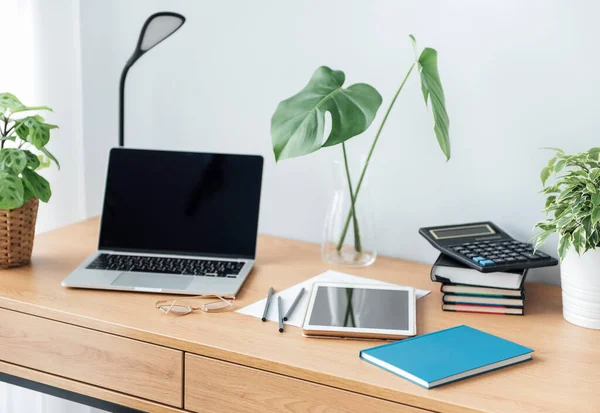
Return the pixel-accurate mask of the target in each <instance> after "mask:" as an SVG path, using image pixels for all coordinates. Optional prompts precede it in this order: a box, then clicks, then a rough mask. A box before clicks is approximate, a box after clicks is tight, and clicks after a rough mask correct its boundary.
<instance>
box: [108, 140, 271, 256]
mask: <svg viewBox="0 0 600 413" xmlns="http://www.w3.org/2000/svg"><path fill="white" fill-rule="evenodd" d="M262 168H263V158H262V157H261V156H250V155H224V154H206V153H189V152H171V151H154V150H137V149H120V148H119V149H113V150H111V153H110V160H109V165H108V175H107V182H106V194H105V197H104V209H103V211H102V224H101V228H100V249H108V250H118V251H139V252H163V253H183V254H192V255H209V256H217V257H239V258H254V255H255V250H256V233H257V230H258V212H259V204H260V189H261V181H262Z"/></svg>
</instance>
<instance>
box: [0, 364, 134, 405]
mask: <svg viewBox="0 0 600 413" xmlns="http://www.w3.org/2000/svg"><path fill="white" fill-rule="evenodd" d="M0 381H2V382H5V383H8V384H12V385H15V386H19V387H24V388H26V389H30V390H33V391H37V392H40V393H44V394H49V395H51V396H55V397H58V398H61V399H65V400H69V401H72V402H75V403H79V404H83V405H86V406H90V407H95V408H97V409H101V410H106V411H107V412H111V413H143V412H141V411H140V410H135V409H131V408H129V407H125V406H121V405H118V404H114V403H110V402H107V401H104V400H100V399H96V398H94V397H90V396H84V395H83V394H79V393H74V392H72V391H68V390H63V389H59V388H58V387H53V386H49V385H47V384H42V383H38V382H35V381H31V380H27V379H23V378H21V377H17V376H11V375H10V374H5V373H0Z"/></svg>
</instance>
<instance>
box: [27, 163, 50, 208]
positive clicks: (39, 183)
mask: <svg viewBox="0 0 600 413" xmlns="http://www.w3.org/2000/svg"><path fill="white" fill-rule="evenodd" d="M23 182H24V183H25V186H26V187H27V189H28V190H29V191H30V192H31V193H32V194H33V195H35V196H36V197H38V198H39V199H40V201H42V202H48V200H49V199H50V196H51V195H52V191H50V184H49V183H48V181H46V179H44V178H43V177H42V176H41V175H39V174H38V173H36V172H34V171H32V170H31V169H25V170H23Z"/></svg>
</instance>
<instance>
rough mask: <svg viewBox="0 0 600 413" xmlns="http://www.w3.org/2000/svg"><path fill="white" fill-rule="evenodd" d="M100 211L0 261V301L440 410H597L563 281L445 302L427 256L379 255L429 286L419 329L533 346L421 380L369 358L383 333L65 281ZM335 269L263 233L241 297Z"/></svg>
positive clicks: (596, 378) (582, 336)
mask: <svg viewBox="0 0 600 413" xmlns="http://www.w3.org/2000/svg"><path fill="white" fill-rule="evenodd" d="M97 231H98V220H97V219H91V220H88V221H84V222H82V223H78V224H74V225H71V226H68V227H65V228H61V229H59V230H56V231H52V232H49V233H46V234H41V235H39V236H38V237H37V238H36V241H35V247H34V253H33V262H32V265H30V266H27V267H24V268H20V269H14V270H7V271H0V307H2V308H6V309H10V310H14V311H19V312H23V313H27V314H32V315H36V316H39V317H44V318H48V319H52V320H57V321H61V322H64V323H69V324H74V325H77V326H82V327H87V328H90V329H95V330H99V331H102V332H106V333H111V334H114V335H118V336H123V337H128V338H132V339H136V340H140V341H144V342H148V343H154V344H158V345H162V346H166V347H170V348H173V349H179V350H183V351H187V352H191V353H195V354H198V355H204V356H208V357H211V358H215V359H219V360H225V361H229V362H233V363H237V364H241V365H245V366H249V367H254V368H258V369H262V370H265V371H270V372H274V373H279V374H282V375H286V376H291V377H296V378H300V379H304V380H307V381H311V382H315V383H320V384H325V385H328V386H331V387H336V388H340V389H345V390H349V391H352V392H356V393H361V394H365V395H371V396H374V397H377V398H381V399H386V400H390V401H395V402H399V403H402V404H407V405H411V406H415V407H421V408H424V409H428V410H432V411H437V412H465V411H481V412H514V413H518V412H524V413H525V412H527V413H529V412H597V411H599V409H600V331H592V330H587V329H583V328H579V327H576V326H573V325H571V324H569V323H567V322H566V321H564V320H563V318H562V314H561V296H560V289H559V288H558V287H552V286H545V285H538V284H528V285H527V307H526V315H525V316H524V317H517V316H515V317H512V316H511V317H509V316H497V315H482V314H471V315H470V314H460V313H450V312H443V311H442V310H441V304H440V303H441V296H440V293H439V285H438V284H434V283H432V282H431V281H430V280H429V276H428V271H429V266H427V265H424V264H417V263H413V262H407V261H401V260H396V259H390V258H385V257H379V258H378V259H377V262H376V263H375V264H374V265H373V266H372V267H370V268H367V269H355V270H346V272H349V273H352V274H355V275H360V276H364V277H370V278H375V279H379V280H383V281H388V282H393V283H397V284H400V285H409V286H413V287H418V288H423V289H428V290H431V291H432V292H431V294H429V295H428V296H426V297H425V298H422V299H420V300H419V301H418V305H417V320H418V321H417V322H418V333H419V334H423V333H428V332H431V331H436V330H440V329H444V328H448V327H452V326H455V325H460V324H468V325H470V326H472V327H475V328H479V329H482V330H484V331H487V332H489V333H492V334H496V335H499V336H501V337H504V338H506V339H509V340H513V341H516V342H518V343H520V344H522V345H525V346H527V347H531V348H533V349H534V350H535V353H534V358H533V361H531V362H528V363H524V364H521V365H517V366H513V367H509V368H506V369H503V370H500V371H496V372H492V373H489V374H485V375H482V376H479V377H477V378H472V379H468V380H464V381H461V382H456V383H453V384H450V385H447V386H444V387H441V388H437V389H433V390H429V391H428V390H425V389H422V388H420V387H418V386H416V385H414V384H412V383H409V382H407V381H405V380H403V379H401V378H399V377H396V376H394V375H392V374H390V373H387V372H385V371H383V370H381V369H379V368H377V367H375V366H372V365H371V364H369V363H366V362H364V361H362V360H361V359H359V357H358V352H359V350H360V349H362V348H366V347H370V346H371V345H373V343H370V342H361V341H351V340H319V339H307V338H303V337H302V336H301V332H300V329H298V328H295V327H292V326H287V327H286V332H285V333H284V334H280V333H279V332H278V331H277V328H276V326H275V325H274V324H273V323H271V322H267V323H262V322H260V321H259V320H258V319H256V318H251V317H248V316H244V315H240V314H237V313H233V312H230V313H220V314H206V313H203V312H200V311H198V312H195V313H194V314H191V315H188V316H185V317H171V316H165V315H163V314H161V313H159V312H158V311H156V310H155V309H154V307H153V304H154V301H155V300H156V299H158V298H159V297H160V298H164V296H162V295H160V296H159V295H153V294H143V293H123V292H105V291H92V290H75V289H66V288H63V287H61V286H60V282H61V280H62V279H63V278H64V277H66V275H68V273H69V272H70V271H71V270H73V269H74V268H75V267H76V266H77V265H78V264H79V263H80V262H81V261H82V260H83V259H84V258H85V257H86V256H88V255H89V254H90V253H92V252H93V251H94V250H95V248H96V245H97ZM327 269H329V267H328V266H327V265H326V264H325V263H324V262H323V261H321V259H320V251H319V246H318V245H314V244H310V243H305V242H298V241H291V240H285V239H281V238H276V237H271V236H261V237H260V240H259V247H258V259H257V263H256V267H255V270H254V271H253V273H252V274H251V276H250V277H249V279H248V280H247V282H246V284H245V286H244V287H243V289H242V292H241V294H240V295H239V297H238V300H237V304H238V305H239V306H244V305H247V304H250V303H252V302H254V301H256V300H259V299H261V298H263V297H264V296H265V294H266V292H267V290H268V288H269V287H270V286H273V287H274V288H275V289H276V290H283V289H285V288H287V287H289V286H291V285H293V284H296V283H298V282H300V281H302V280H304V279H307V278H309V277H312V276H314V275H316V274H319V273H321V272H323V271H325V270H327Z"/></svg>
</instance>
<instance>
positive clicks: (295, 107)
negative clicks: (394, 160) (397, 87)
mask: <svg viewBox="0 0 600 413" xmlns="http://www.w3.org/2000/svg"><path fill="white" fill-rule="evenodd" d="M345 79H346V76H345V75H344V72H342V71H339V70H332V69H330V68H328V67H326V66H321V67H319V68H318V69H317V70H316V71H315V72H314V74H313V76H312V78H311V79H310V81H309V82H308V85H306V87H305V88H304V89H302V90H301V91H300V92H299V93H297V94H296V95H294V96H292V97H290V98H288V99H286V100H284V101H282V102H281V103H279V105H278V106H277V109H276V110H275V113H274V114H273V117H272V119H271V138H272V143H273V152H274V153H275V160H276V161H279V160H282V159H288V158H294V157H297V156H302V155H307V154H309V153H311V152H314V151H316V150H318V149H320V148H321V147H325V146H333V145H338V144H340V143H342V142H345V141H347V140H348V139H350V138H352V137H353V136H356V135H359V134H361V133H363V132H364V131H365V130H367V128H368V127H369V126H370V125H371V123H372V122H373V119H375V115H376V114H377V110H378V109H379V106H380V105H381V100H382V99H381V95H380V94H379V92H377V90H375V89H374V88H373V87H372V86H369V85H367V84H365V83H357V84H354V85H351V86H349V87H347V88H342V86H343V84H344V81H345ZM326 112H329V113H330V114H331V132H330V133H329V136H328V137H327V140H326V141H325V142H324V143H323V134H324V127H325V113H326Z"/></svg>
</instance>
